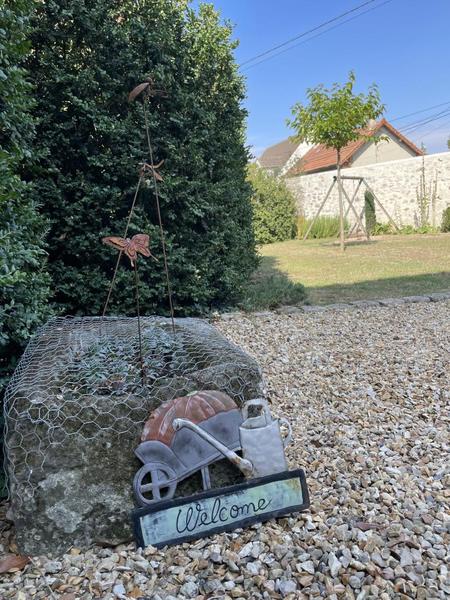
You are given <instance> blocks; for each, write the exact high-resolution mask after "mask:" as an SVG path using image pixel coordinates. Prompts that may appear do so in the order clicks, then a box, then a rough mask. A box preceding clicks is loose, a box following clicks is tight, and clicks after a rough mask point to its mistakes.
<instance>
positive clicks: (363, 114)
mask: <svg viewBox="0 0 450 600" xmlns="http://www.w3.org/2000/svg"><path fill="white" fill-rule="evenodd" d="M354 85H355V74H354V73H353V71H350V73H349V78H348V81H347V82H346V83H344V84H343V85H340V84H338V83H334V84H333V85H332V87H331V89H327V88H325V87H324V86H323V85H319V86H317V87H315V88H310V89H308V90H307V92H306V96H307V98H308V100H309V104H308V105H306V106H304V105H302V104H301V103H300V102H298V103H297V104H295V105H294V106H293V107H292V115H293V118H292V119H289V120H288V124H289V125H290V127H292V128H293V129H294V130H295V132H296V135H295V136H294V139H295V140H296V141H300V142H309V143H312V144H323V145H324V146H326V147H327V148H334V149H335V150H336V167H337V184H338V193H339V218H340V243H341V249H342V250H344V211H343V201H342V183H341V150H342V148H344V147H345V146H346V145H347V144H349V143H350V142H353V141H356V140H358V139H360V138H361V137H367V138H368V139H369V138H371V137H372V136H371V135H370V131H368V130H367V124H368V122H369V121H370V120H371V119H377V118H378V117H380V116H381V114H382V113H383V111H384V108H385V107H384V105H383V104H382V103H381V100H380V94H379V92H378V88H377V86H376V85H375V84H374V85H372V86H371V87H369V90H368V93H367V94H362V93H360V94H355V93H354V91H353V88H354Z"/></svg>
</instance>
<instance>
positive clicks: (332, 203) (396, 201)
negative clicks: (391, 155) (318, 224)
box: [286, 152, 450, 226]
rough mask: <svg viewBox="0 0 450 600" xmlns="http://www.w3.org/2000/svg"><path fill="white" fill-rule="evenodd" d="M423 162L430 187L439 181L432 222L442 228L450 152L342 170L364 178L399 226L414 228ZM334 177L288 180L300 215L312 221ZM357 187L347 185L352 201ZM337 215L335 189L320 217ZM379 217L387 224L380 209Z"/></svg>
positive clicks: (449, 188) (449, 191)
mask: <svg viewBox="0 0 450 600" xmlns="http://www.w3.org/2000/svg"><path fill="white" fill-rule="evenodd" d="M422 161H424V164H425V177H426V181H427V185H429V184H430V183H432V181H433V180H434V178H436V177H437V196H438V197H437V201H436V203H435V206H434V210H433V207H430V218H429V220H430V222H431V223H432V224H434V225H436V226H439V225H440V224H441V218H442V211H443V210H444V209H445V208H446V207H447V206H450V152H442V153H439V154H430V155H427V156H425V157H421V156H418V157H414V158H407V159H403V160H395V161H390V162H384V163H377V164H371V165H364V166H359V167H351V168H348V169H342V175H347V176H349V175H350V176H353V177H364V178H365V179H366V180H367V182H368V184H369V185H370V186H371V188H372V189H373V191H374V192H375V194H376V195H377V197H378V198H379V199H380V201H381V202H382V204H383V205H384V206H385V207H386V209H387V211H388V212H389V213H390V215H391V216H392V218H393V219H394V220H395V221H396V223H397V224H399V225H415V224H416V219H417V214H418V206H417V195H416V193H417V189H418V187H419V185H420V177H421V170H422ZM335 175H336V171H326V172H324V173H314V174H312V175H298V176H296V177H288V178H286V184H287V186H288V187H289V189H290V190H291V191H292V192H293V194H294V196H295V198H296V201H297V212H298V214H304V215H305V217H306V218H312V217H313V216H314V215H315V214H316V212H317V210H318V208H319V206H320V204H321V203H322V201H323V198H324V196H325V194H326V192H327V190H328V188H329V186H330V184H331V183H332V181H333V177H334V176H335ZM356 184H357V182H354V181H348V180H347V181H345V182H344V185H345V188H346V190H348V192H347V193H349V195H350V197H351V194H352V193H353V190H354V189H355V187H356ZM363 187H364V186H361V191H360V193H359V194H358V198H357V202H356V204H357V209H358V212H359V211H361V210H362V208H363V203H364V189H363ZM338 212H339V204H338V195H337V187H336V186H335V188H334V189H333V192H332V194H331V196H330V198H329V199H328V201H327V203H326V205H325V207H324V209H323V212H322V213H321V214H324V215H336V214H338ZM376 216H377V221H379V222H381V223H385V222H387V217H386V216H385V215H384V214H383V212H382V211H381V210H380V208H379V207H376ZM349 220H350V222H352V221H353V220H354V219H353V217H352V213H350V215H349Z"/></svg>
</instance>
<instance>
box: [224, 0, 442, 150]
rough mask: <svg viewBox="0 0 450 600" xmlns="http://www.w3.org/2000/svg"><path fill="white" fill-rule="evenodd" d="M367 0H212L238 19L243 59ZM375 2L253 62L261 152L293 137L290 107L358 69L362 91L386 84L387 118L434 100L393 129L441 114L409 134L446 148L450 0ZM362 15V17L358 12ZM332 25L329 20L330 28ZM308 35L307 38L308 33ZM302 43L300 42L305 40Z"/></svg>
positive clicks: (252, 120)
mask: <svg viewBox="0 0 450 600" xmlns="http://www.w3.org/2000/svg"><path fill="white" fill-rule="evenodd" d="M363 1H364V0H334V1H332V0H278V2H273V1H269V0H212V3H213V4H214V5H215V7H216V8H217V9H219V10H220V12H221V14H222V17H223V18H226V19H229V20H231V21H232V23H233V24H234V25H235V37H236V38H237V39H239V41H240V45H239V47H238V49H237V50H236V59H237V62H238V63H239V64H240V63H242V62H244V61H246V60H247V59H249V58H251V57H253V56H255V55H257V54H259V53H260V52H263V51H265V50H267V49H268V48H271V47H273V46H275V45H277V44H279V43H282V42H284V41H285V40H287V39H289V38H291V37H294V36H296V35H298V34H299V33H302V32H303V31H305V30H308V29H311V28H313V27H315V26H317V25H319V24H320V23H322V22H324V21H327V20H329V19H331V18H333V17H335V16H337V15H339V14H340V13H343V12H345V11H346V10H350V9H351V8H353V7H356V6H358V5H359V4H362V3H363ZM384 1H385V0H375V1H374V2H373V3H372V4H369V5H367V6H366V7H364V8H362V9H360V10H359V11H358V13H359V12H362V11H364V10H368V9H373V7H377V8H375V9H373V10H370V12H367V13H366V14H362V15H361V16H360V17H358V18H355V19H353V20H351V21H349V22H347V23H344V24H342V26H339V27H336V28H334V29H332V30H330V31H328V32H325V33H323V34H322V35H319V36H317V37H315V38H313V39H311V40H310V41H306V42H303V43H301V44H300V45H298V46H297V47H294V48H292V49H291V50H288V51H286V52H283V53H282V54H280V55H278V56H275V57H274V58H271V59H270V60H266V61H264V62H262V63H261V64H259V65H256V66H253V67H251V68H246V67H243V69H242V72H243V74H245V76H246V78H247V92H248V97H247V100H246V107H247V109H248V111H249V118H248V143H249V144H250V145H251V146H252V147H253V151H254V153H255V154H256V155H257V156H258V155H259V154H260V153H261V151H262V150H263V149H264V148H265V147H267V146H269V145H271V144H273V143H276V142H278V141H280V140H282V139H283V138H286V137H287V136H288V135H291V131H290V130H289V129H288V127H287V126H286V124H285V120H286V118H287V117H289V116H290V108H291V106H292V105H293V104H294V103H295V102H296V101H298V100H300V101H304V100H305V91H306V88H308V87H313V86H315V85H317V84H319V83H324V84H325V85H327V86H328V85H330V84H332V83H333V82H335V81H337V82H343V81H345V80H346V78H347V74H348V72H349V70H350V69H353V70H354V71H355V74H356V78H357V91H365V90H366V89H367V87H368V86H369V85H370V84H371V83H373V82H375V83H377V84H378V86H379V89H380V93H381V97H382V100H383V102H384V103H385V104H386V117H387V118H388V119H389V120H391V119H395V118H396V117H400V116H402V115H406V114H408V113H412V112H415V111H419V110H422V109H424V108H427V107H430V106H432V105H437V104H441V103H444V102H448V105H447V106H442V107H438V108H434V109H430V110H429V111H427V112H423V113H420V114H417V115H413V116H411V117H408V118H405V119H400V120H398V119H396V120H394V121H393V123H392V124H393V125H394V126H395V127H397V128H398V129H400V131H402V129H404V128H405V127H407V126H408V124H411V123H413V122H416V121H418V120H422V119H426V118H430V119H431V118H434V117H436V116H437V113H439V112H441V111H448V113H447V114H445V113H444V115H442V116H441V118H440V119H437V120H435V121H432V122H429V123H427V124H424V125H422V126H421V127H420V128H418V129H416V130H415V131H414V130H413V131H411V132H410V133H407V129H406V131H405V134H407V135H408V136H409V137H410V138H411V139H412V140H413V141H414V142H415V143H417V144H418V145H420V143H421V142H423V143H424V144H425V146H426V149H427V151H428V152H442V151H445V150H446V149H447V146H446V140H447V139H448V137H449V136H450V43H449V36H450V0H428V1H424V0H388V1H387V2H386V3H385V4H383V2H384ZM358 13H353V14H352V15H349V16H348V17H346V18H349V17H350V16H354V15H356V14H358ZM335 24H336V23H334V24H333V25H335ZM329 27H330V26H329ZM303 39H305V38H303ZM299 41H300V40H299Z"/></svg>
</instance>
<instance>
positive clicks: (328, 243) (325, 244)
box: [318, 239, 379, 248]
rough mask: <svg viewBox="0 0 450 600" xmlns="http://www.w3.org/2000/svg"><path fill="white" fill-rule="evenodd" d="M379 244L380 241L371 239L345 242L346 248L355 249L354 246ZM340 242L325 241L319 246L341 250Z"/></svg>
mask: <svg viewBox="0 0 450 600" xmlns="http://www.w3.org/2000/svg"><path fill="white" fill-rule="evenodd" d="M378 243H379V240H374V239H370V240H357V239H350V240H345V246H349V247H353V246H375V245H376V244H378ZM339 245H340V242H339V240H338V239H336V240H326V241H325V240H324V241H323V242H320V243H319V244H318V246H323V247H328V248H329V247H335V248H339Z"/></svg>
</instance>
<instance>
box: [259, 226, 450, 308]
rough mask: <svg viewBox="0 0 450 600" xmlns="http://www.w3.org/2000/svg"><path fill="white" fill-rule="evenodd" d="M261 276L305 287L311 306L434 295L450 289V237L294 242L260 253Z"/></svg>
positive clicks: (406, 236)
mask: <svg viewBox="0 0 450 600" xmlns="http://www.w3.org/2000/svg"><path fill="white" fill-rule="evenodd" d="M261 255H262V256H263V261H262V264H261V267H260V269H261V270H262V272H271V271H274V270H275V271H276V270H278V271H281V272H283V273H286V274H287V275H288V277H289V279H290V280H291V281H293V282H300V283H302V284H303V285H305V286H306V288H307V292H308V300H309V301H310V302H311V303H312V304H330V303H333V302H349V301H352V300H367V299H376V298H388V297H399V296H412V295H421V294H431V293H433V292H440V291H447V290H449V289H450V234H445V233H444V234H443V233H441V234H431V235H388V236H379V237H375V238H372V240H371V241H370V242H365V241H363V242H351V243H349V245H348V247H347V249H346V251H345V252H344V253H342V252H341V251H340V249H339V246H338V244H337V242H336V240H330V239H328V240H320V239H319V240H307V241H306V242H303V241H301V240H290V241H287V242H280V243H277V244H269V245H267V246H264V247H263V248H261Z"/></svg>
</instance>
